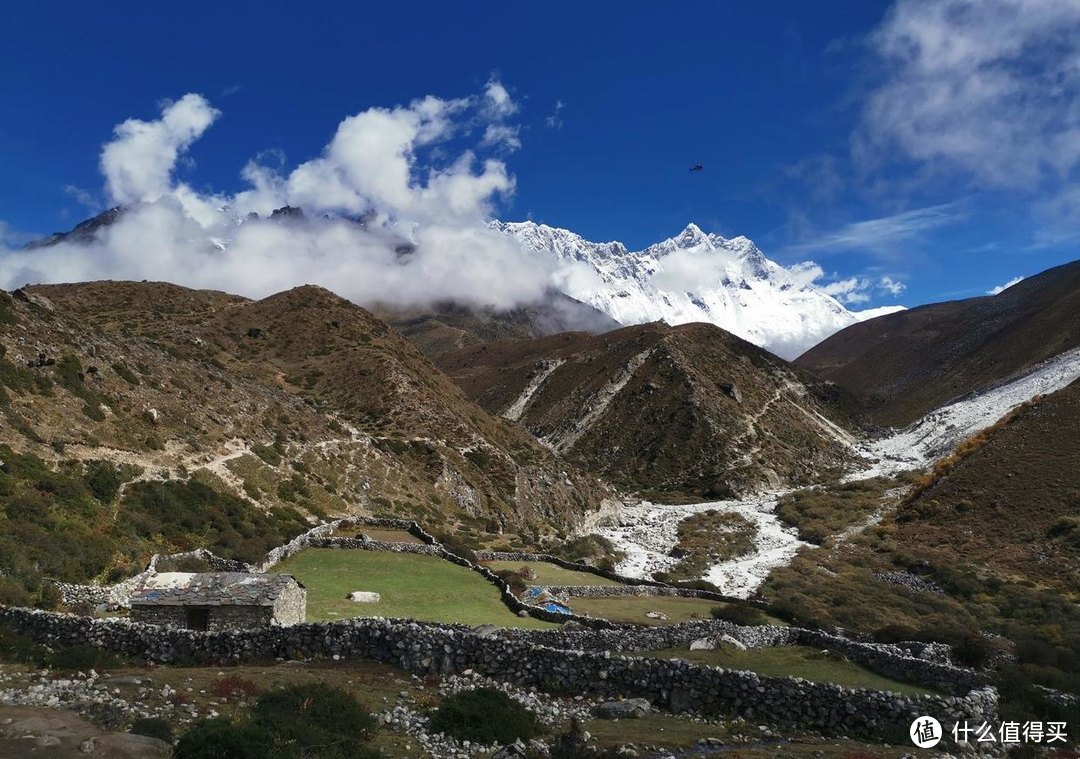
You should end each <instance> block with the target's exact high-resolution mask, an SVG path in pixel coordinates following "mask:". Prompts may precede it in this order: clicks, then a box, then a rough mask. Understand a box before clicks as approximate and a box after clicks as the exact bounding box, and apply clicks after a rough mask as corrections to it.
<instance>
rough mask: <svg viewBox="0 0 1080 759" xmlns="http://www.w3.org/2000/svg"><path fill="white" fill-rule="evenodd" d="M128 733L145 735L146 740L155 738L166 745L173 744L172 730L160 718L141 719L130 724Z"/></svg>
mask: <svg viewBox="0 0 1080 759" xmlns="http://www.w3.org/2000/svg"><path fill="white" fill-rule="evenodd" d="M128 732H129V733H134V734H135V735H145V736H146V737H148V738H157V739H158V740H161V741H165V742H166V743H172V742H173V730H172V727H170V726H169V723H168V722H166V721H165V720H163V719H161V718H160V717H143V718H142V719H137V720H135V721H134V722H132V723H131V727H130V728H128Z"/></svg>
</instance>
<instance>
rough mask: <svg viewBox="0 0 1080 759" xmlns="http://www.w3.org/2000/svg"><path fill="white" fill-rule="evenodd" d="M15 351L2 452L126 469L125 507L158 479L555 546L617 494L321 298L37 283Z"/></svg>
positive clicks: (302, 508) (15, 332)
mask: <svg viewBox="0 0 1080 759" xmlns="http://www.w3.org/2000/svg"><path fill="white" fill-rule="evenodd" d="M0 346H2V348H3V351H2V354H3V355H2V356H0V383H2V387H0V390H2V398H0V411H2V413H3V424H2V426H0V444H3V445H6V446H8V449H7V450H9V451H12V452H13V454H15V455H23V454H26V455H30V456H31V457H33V460H29V459H28V460H26V461H25V462H24V464H25V466H24V467H23V469H24V470H26V469H27V468H29V469H34V470H35V471H37V469H36V468H40V467H41V466H45V467H54V468H55V467H59V468H60V469H61V470H63V468H64V467H74V470H79V471H82V470H81V469H80V467H86V466H89V465H90V463H91V462H94V461H106V462H109V464H110V465H114V466H117V467H121V468H124V471H125V474H124V480H125V482H124V484H123V485H122V486H121V488H120V493H119V497H120V499H121V501H120V503H121V504H123V499H124V497H125V495H124V494H125V492H127V491H132V490H138V489H139V488H140V487H141V486H140V485H139V483H140V482H154V483H157V482H161V481H174V482H178V483H189V482H194V481H197V482H198V483H200V484H201V485H205V486H206V487H208V488H210V489H211V490H212V491H214V492H218V493H220V494H221V498H222V500H223V502H224V501H228V504H235V505H237V507H238V508H239V507H240V505H242V504H245V503H246V504H247V506H246V507H245V508H247V507H250V509H251V510H253V511H255V512H258V511H260V510H264V511H265V510H268V509H275V508H278V507H280V508H283V509H287V510H289V513H290V514H295V515H297V516H323V515H326V514H336V513H349V512H357V511H368V512H372V513H376V514H386V515H391V514H393V515H399V516H411V517H415V518H419V519H424V520H425V521H427V522H428V523H430V524H441V525H444V526H453V525H455V524H457V525H458V526H460V527H462V528H463V529H465V530H467V531H473V530H475V531H477V534H480V533H498V532H500V531H502V530H503V529H507V530H511V531H517V532H526V533H529V534H535V533H537V532H550V531H553V530H554V529H556V528H558V527H564V528H565V527H567V526H569V525H571V524H573V523H575V522H576V521H577V520H578V519H579V518H580V517H581V515H582V514H584V513H585V512H587V511H588V510H590V509H593V508H596V507H597V506H598V505H599V501H600V498H601V496H602V495H603V493H604V491H603V489H602V488H601V487H600V486H598V485H597V484H596V482H595V480H594V479H593V478H590V477H586V476H583V475H581V474H578V473H577V472H576V471H575V470H574V469H573V468H571V467H568V466H566V465H565V464H563V463H562V462H560V461H559V460H557V459H556V457H555V456H554V455H552V453H551V452H550V451H548V450H547V449H546V448H544V447H543V446H542V445H540V444H539V443H537V442H536V441H535V440H534V439H533V438H532V436H530V435H529V434H528V433H527V432H525V431H524V430H522V429H520V428H518V427H516V426H514V425H512V424H509V423H507V422H506V421H504V420H502V419H498V418H495V417H492V416H490V415H488V414H487V413H486V412H484V411H483V410H482V409H481V408H479V407H478V406H476V405H475V404H474V403H472V402H471V401H470V400H468V399H467V398H466V397H465V396H464V394H463V393H462V392H461V391H460V390H459V389H458V388H457V386H456V385H455V384H454V383H453V382H452V381H450V380H449V379H448V378H446V377H445V376H443V375H442V374H441V373H440V372H439V371H438V370H437V369H436V368H435V367H434V366H433V365H432V364H431V363H429V362H428V360H427V359H426V358H424V356H423V355H422V354H421V353H420V352H419V351H418V350H417V349H416V348H414V347H413V346H412V345H411V344H409V343H408V342H407V341H405V340H404V339H403V338H401V337H400V336H399V335H398V334H397V333H396V332H394V331H393V330H392V329H391V328H390V327H388V326H387V325H386V324H384V323H383V322H381V321H379V320H378V319H376V318H375V317H374V316H372V315H371V314H370V313H368V312H367V311H365V310H364V309H362V308H359V307H358V306H355V305H353V304H351V303H349V302H347V301H345V300H343V299H341V298H338V297H337V296H335V295H333V294H331V293H329V292H327V291H325V290H321V289H319V288H314V287H300V288H296V289H294V290H291V291H288V292H285V293H280V294H278V295H275V296H272V297H269V298H266V299H264V300H261V301H248V300H246V299H243V298H239V297H236V296H231V295H227V294H224V293H219V292H209V291H193V290H188V289H185V288H182V287H177V286H173V285H167V284H160V283H141V284H140V283H128V282H97V283H87V284H79V285H56V286H40V287H32V288H29V289H27V290H20V291H17V292H16V293H14V294H13V295H8V294H0ZM0 458H2V457H0ZM39 460H40V462H43V463H41V464H38V463H35V462H37V461H39ZM20 461H22V460H21V459H20ZM74 470H73V471H74ZM65 471H66V470H65ZM20 482H21V480H20ZM17 484H18V483H16V482H14V481H13V484H12V485H11V487H15V486H16V485H17ZM290 518H292V517H290ZM229 529H232V528H229ZM245 529H246V528H245Z"/></svg>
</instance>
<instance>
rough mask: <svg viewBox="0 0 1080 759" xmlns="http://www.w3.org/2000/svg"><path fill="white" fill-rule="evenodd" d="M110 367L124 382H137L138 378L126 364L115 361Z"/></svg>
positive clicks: (131, 383) (130, 383) (135, 383)
mask: <svg viewBox="0 0 1080 759" xmlns="http://www.w3.org/2000/svg"><path fill="white" fill-rule="evenodd" d="M112 368H113V371H114V372H116V373H117V374H118V375H119V376H120V379H122V380H124V382H126V383H128V384H129V385H138V384H139V378H138V377H137V376H135V372H133V371H131V370H130V369H128V368H127V366H125V365H124V364H122V363H121V362H119V361H117V362H116V363H115V364H113V365H112Z"/></svg>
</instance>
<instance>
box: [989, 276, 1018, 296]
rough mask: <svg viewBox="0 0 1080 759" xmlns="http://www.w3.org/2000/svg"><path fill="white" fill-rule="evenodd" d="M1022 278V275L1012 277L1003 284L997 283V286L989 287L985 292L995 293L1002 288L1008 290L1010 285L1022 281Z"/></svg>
mask: <svg viewBox="0 0 1080 759" xmlns="http://www.w3.org/2000/svg"><path fill="white" fill-rule="evenodd" d="M1023 279H1024V278H1023V277H1013V278H1012V279H1010V280H1009V281H1008V282H1006V283H1005V284H1003V285H998V286H997V287H991V288H990V289H989V290H987V291H986V294H987V295H997V294H998V293H1000V292H1002V291H1003V290H1008V289H1009V288H1010V287H1012V286H1013V285H1015V284H1016V283H1018V282H1021V281H1023Z"/></svg>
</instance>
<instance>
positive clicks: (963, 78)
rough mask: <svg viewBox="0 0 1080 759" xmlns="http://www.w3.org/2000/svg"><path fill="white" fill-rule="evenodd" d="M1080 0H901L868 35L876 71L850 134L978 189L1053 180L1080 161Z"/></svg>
mask: <svg viewBox="0 0 1080 759" xmlns="http://www.w3.org/2000/svg"><path fill="white" fill-rule="evenodd" d="M1078 27H1080V2H1077V1H1076V0H899V1H898V2H897V3H896V4H895V5H894V6H893V8H892V10H891V11H890V12H889V14H888V16H887V17H886V19H885V20H884V22H883V23H882V25H881V26H880V27H879V28H878V29H877V30H876V32H875V33H874V34H873V35H872V36H871V39H870V42H871V46H872V48H873V50H874V51H875V53H876V55H877V57H878V60H879V62H880V64H881V70H882V74H883V76H882V78H881V81H880V82H879V84H878V86H876V87H875V88H874V89H873V91H872V92H871V93H870V95H869V97H868V99H867V101H866V105H865V109H864V112H863V114H862V123H861V127H860V129H859V132H858V134H857V137H856V141H855V146H856V155H857V156H858V157H859V158H861V160H862V161H863V162H864V163H866V164H871V165H872V164H873V163H875V162H876V161H877V157H878V156H881V155H889V154H890V152H891V151H890V149H891V148H898V149H899V151H900V152H901V154H902V155H904V156H905V157H907V158H910V159H913V160H915V161H917V162H920V163H923V164H926V165H927V166H930V167H932V168H934V169H955V170H959V171H960V172H962V173H963V174H964V175H965V176H967V177H970V178H971V179H973V180H974V181H975V182H977V183H979V184H981V185H983V186H987V187H1023V188H1031V187H1034V186H1036V185H1038V184H1040V182H1042V181H1043V180H1050V181H1062V180H1064V179H1067V178H1068V176H1069V175H1070V174H1071V173H1073V172H1074V170H1075V169H1077V167H1078V164H1080V108H1077V106H1076V103H1077V102H1078V101H1080V34H1077V31H1076V30H1077V28H1078Z"/></svg>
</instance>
